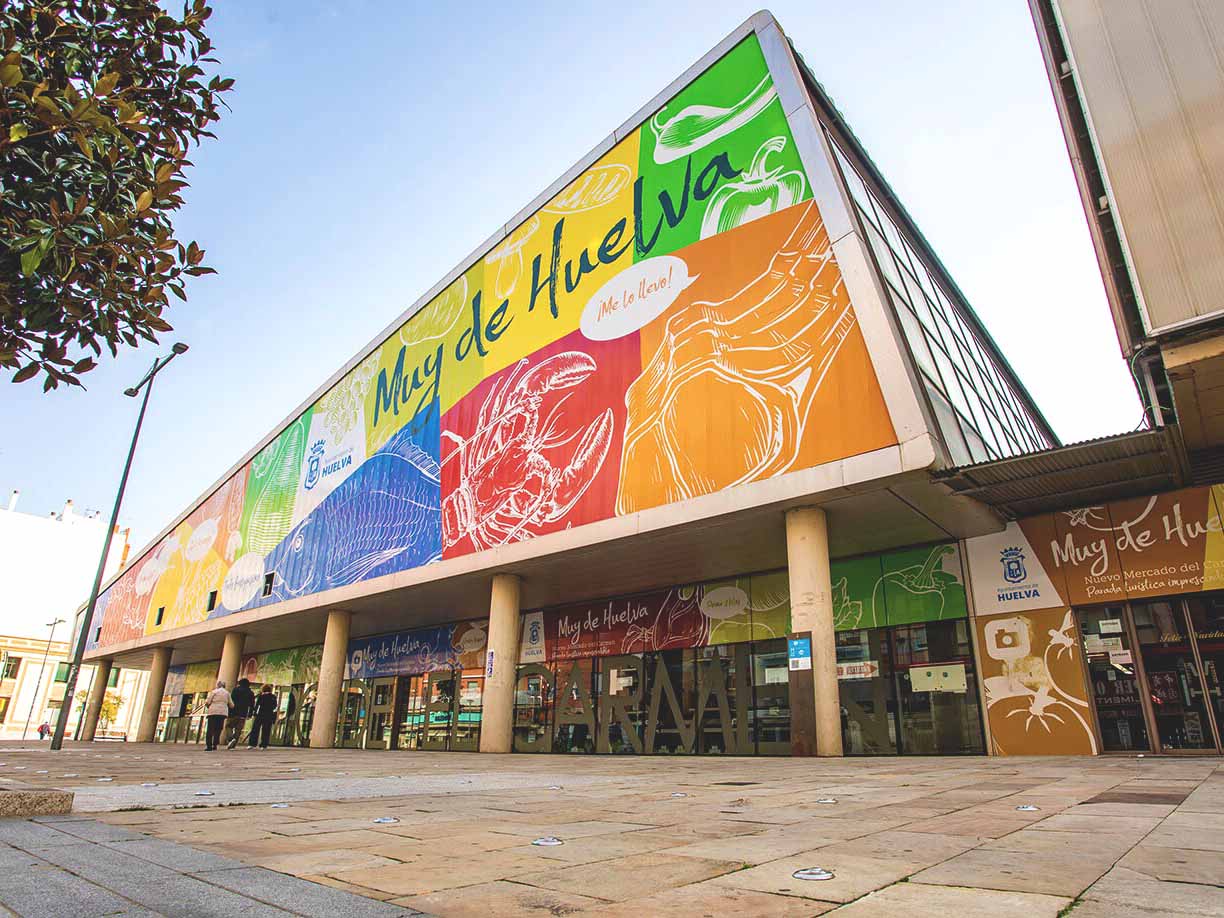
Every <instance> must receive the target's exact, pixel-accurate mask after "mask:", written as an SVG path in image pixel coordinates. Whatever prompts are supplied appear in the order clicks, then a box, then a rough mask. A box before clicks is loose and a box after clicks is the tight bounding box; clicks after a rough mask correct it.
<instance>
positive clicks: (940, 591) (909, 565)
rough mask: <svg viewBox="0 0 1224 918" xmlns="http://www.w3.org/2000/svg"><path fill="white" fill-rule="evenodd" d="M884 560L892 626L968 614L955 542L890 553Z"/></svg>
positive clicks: (889, 615)
mask: <svg viewBox="0 0 1224 918" xmlns="http://www.w3.org/2000/svg"><path fill="white" fill-rule="evenodd" d="M881 560H882V562H883V566H884V574H883V581H884V591H883V592H884V600H885V605H886V606H887V608H888V621H887V623H888V624H889V625H905V624H913V623H916V622H930V621H940V620H942V619H952V618H967V617H968V615H969V609H968V605H967V604H966V602H965V584H964V580H963V578H962V574H961V563H960V552H959V551H958V550H957V548H956V546H955V545H931V546H928V547H926V548H914V549H909V550H907V551H899V552H890V553H888V554H885V555H884V556H883V557H882V559H881ZM881 624H883V622H881Z"/></svg>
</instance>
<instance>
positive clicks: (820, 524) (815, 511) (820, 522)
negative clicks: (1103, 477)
mask: <svg viewBox="0 0 1224 918" xmlns="http://www.w3.org/2000/svg"><path fill="white" fill-rule="evenodd" d="M786 553H787V565H788V568H789V579H790V596H791V635H790V636H791V637H792V638H801V639H802V638H806V639H809V640H810V641H811V654H812V656H811V660H812V664H811V670H810V671H808V670H801V671H798V672H792V673H791V712H792V714H791V720H792V729H791V734H792V750H793V751H794V752H795V754H797V755H821V756H839V755H841V754H842V739H841V706H840V703H839V701H838V688H837V648H836V641H835V638H834V632H833V605H832V588H831V584H830V576H829V539H828V529H827V525H826V521H825V513H824V511H823V510H821V509H820V508H818V507H804V508H800V509H796V510H791V511H789V512H787V514H786ZM520 593H521V582H520V580H519V578H518V577H517V576H515V575H514V574H497V575H495V576H494V578H493V586H492V590H491V594H490V598H489V627H488V650H487V655H486V661H485V684H484V698H483V712H482V716H481V730H480V751H481V752H509V751H510V747H511V744H512V741H513V715H514V689H515V682H516V670H517V666H518V656H519V637H520V633H521V626H520V621H519V614H520V609H521V597H520ZM350 625H351V615H350V613H348V612H346V611H342V610H338V609H337V610H332V611H331V612H329V613H328V616H327V630H326V633H325V635H324V638H323V656H322V659H321V661H320V664H319V688H318V693H317V696H316V702H315V711H314V720H313V722H312V724H311V729H310V745H311V746H312V747H316V748H330V747H331V746H333V745H335V739H336V721H337V718H338V716H339V713H340V693H341V687H342V683H343V681H344V663H345V659H346V657H347V656H348V642H349V629H350ZM243 641H244V636H243V635H242V634H241V633H240V632H229V633H227V634H226V635H225V643H224V646H223V648H222V651H221V663H220V665H219V666H218V668H217V678H218V679H220V680H223V681H224V682H225V684H226V685H227V686H229V687H231V688H232V687H233V686H234V684H235V683H236V682H237V680H238V671H239V668H240V665H241V661H242V649H243ZM171 653H172V648H170V647H157V648H155V649H154V651H153V664H152V668H151V670H150V673H149V684H148V688H147V690H146V694H145V699H144V705H143V707H142V708H141V717H140V726H139V728H138V729H137V733H136V739H137V741H138V742H151V741H152V740H153V737H154V735H155V733H156V729H157V720H158V715H159V713H160V709H161V701H162V695H163V693H164V691H165V687H166V674H167V672H168V670H169V668H170V657H171ZM110 670H111V661H110V660H100V661H98V663H97V673H96V675H95V678H94V683H93V689H92V691H91V692H90V696H89V701H88V704H87V706H86V710H85V723H84V725H83V728H82V731H81V736H80V738H81V739H82V740H85V741H88V740H92V739H93V737H94V731H95V730H96V728H97V723H98V714H99V712H100V711H101V709H102V700H103V698H104V696H105V693H106V683H107V681H108V679H109V676H110ZM809 672H810V675H809Z"/></svg>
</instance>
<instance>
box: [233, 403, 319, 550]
mask: <svg viewBox="0 0 1224 918" xmlns="http://www.w3.org/2000/svg"><path fill="white" fill-rule="evenodd" d="M313 412H314V409H313V408H308V409H307V410H306V411H305V412H303V413H302V415H301V417H299V418H298V419H297V420H296V421H294V422H293V423H292V424H290V425H289V426H288V427H287V428H285V430H284V431H282V432H281V435H280V436H279V437H277V438H276V439H275V440H273V441H272V442H271V443H269V444H268V445H267V446H265V447H264V448H263V449H261V450H260V451H259V452H258V453H257V454H256V455H255V458H254V459H252V460H251V466H250V468H251V473H250V477H249V478H248V479H247V490H246V501H245V503H244V504H243V508H242V548H241V551H240V552H239V554H246V553H247V552H252V551H253V552H258V553H259V554H261V555H266V554H268V553H269V552H270V551H272V549H274V548H275V547H276V546H277V545H278V544H279V543H280V541H281V539H283V538H284V537H285V536H286V535H288V534H289V530H290V529H292V528H293V503H294V499H295V497H296V496H297V490H298V478H299V476H300V475H301V469H302V460H303V458H304V457H305V455H306V438H307V436H308V435H309V432H310V418H311V415H312V414H313Z"/></svg>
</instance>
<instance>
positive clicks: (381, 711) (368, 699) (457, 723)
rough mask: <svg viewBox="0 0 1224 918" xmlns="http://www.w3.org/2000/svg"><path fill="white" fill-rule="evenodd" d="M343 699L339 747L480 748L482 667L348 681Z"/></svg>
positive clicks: (473, 750) (338, 730) (467, 750)
mask: <svg viewBox="0 0 1224 918" xmlns="http://www.w3.org/2000/svg"><path fill="white" fill-rule="evenodd" d="M342 698H343V703H342V705H341V712H340V719H339V723H338V724H337V726H336V745H338V746H344V747H347V748H351V749H419V750H432V751H436V752H476V751H478V750H479V748H480V718H481V710H482V704H483V698H484V672H483V670H479V669H459V668H455V669H443V670H439V671H437V672H432V673H420V674H416V675H409V676H385V677H382V678H378V679H350V680H349V681H347V682H346V683H345V684H344V690H343V695H342Z"/></svg>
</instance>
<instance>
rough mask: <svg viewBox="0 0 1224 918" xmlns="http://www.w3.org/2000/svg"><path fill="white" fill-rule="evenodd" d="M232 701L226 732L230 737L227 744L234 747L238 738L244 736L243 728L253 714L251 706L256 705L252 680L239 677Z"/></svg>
mask: <svg viewBox="0 0 1224 918" xmlns="http://www.w3.org/2000/svg"><path fill="white" fill-rule="evenodd" d="M230 701H232V702H233V705H234V706H233V708H232V709H231V710H230V716H229V720H227V721H226V722H225V733H226V736H227V737H228V738H229V742H227V743H226V746H227V747H228V748H230V749H233V748H234V747H235V746H237V745H238V740H240V739H241V738H242V728H243V727H244V726H246V719H247V718H248V717H250V716H251V708H252V707H254V705H255V693H254V692H252V691H251V680H249V679H239V680H238V684H237V685H235V686H234V691H233V693H232V694H231V695H230Z"/></svg>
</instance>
